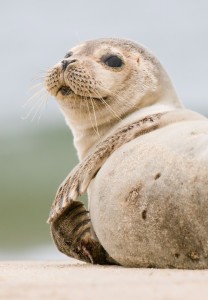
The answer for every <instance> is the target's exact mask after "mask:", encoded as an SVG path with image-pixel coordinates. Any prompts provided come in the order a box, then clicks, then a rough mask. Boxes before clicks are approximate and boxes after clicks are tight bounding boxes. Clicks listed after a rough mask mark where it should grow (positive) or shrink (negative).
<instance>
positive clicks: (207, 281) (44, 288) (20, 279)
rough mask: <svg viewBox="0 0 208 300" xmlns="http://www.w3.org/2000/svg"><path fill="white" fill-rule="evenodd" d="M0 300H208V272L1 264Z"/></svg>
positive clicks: (74, 263) (69, 262)
mask: <svg viewBox="0 0 208 300" xmlns="http://www.w3.org/2000/svg"><path fill="white" fill-rule="evenodd" d="M0 270H1V271H0V299H2V300H7V299H12V300H13V299H14V300H24V299H27V300H30V299H45V300H47V299H50V300H52V299H58V300H59V299H60V300H65V299H74V300H79V299H89V300H91V299H101V300H102V299H119V300H122V299H140V300H142V299H145V300H153V299H154V300H163V299H164V300H173V299H174V300H175V299H177V300H180V299H181V300H182V299H183V300H184V299H189V300H192V299H200V300H202V299H208V270H202V271H189V270H158V269H134V268H132V269H129V268H122V267H117V266H107V267H106V266H98V265H89V264H82V263H79V262H77V261H75V260H66V261H54V262H52V261H42V262H35V261H18V262H17V261H12V262H0Z"/></svg>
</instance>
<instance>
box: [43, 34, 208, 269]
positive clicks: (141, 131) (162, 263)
mask: <svg viewBox="0 0 208 300" xmlns="http://www.w3.org/2000/svg"><path fill="white" fill-rule="evenodd" d="M45 84H46V88H47V90H48V92H49V93H50V94H52V95H53V96H55V97H56V99H57V101H58V104H59V107H60V109H61V111H62V113H63V114H64V117H65V119H66V123H67V124H68V126H69V127H70V128H71V130H72V132H73V136H74V144H75V147H76V149H77V152H78V156H79V159H80V163H79V164H78V165H77V166H76V167H75V168H74V169H73V170H72V171H71V173H70V174H69V175H68V177H67V178H66V179H65V180H64V182H63V183H62V184H61V186H60V187H59V189H58V192H57V195H56V199H55V201H54V203H53V205H52V209H51V213H50V216H49V220H48V221H49V223H51V230H52V236H53V238H54V241H55V243H56V245H57V247H58V248H59V250H60V251H62V252H63V253H65V254H67V255H69V256H72V257H75V258H78V259H81V260H84V261H86V262H91V263H100V264H111V263H115V264H120V265H123V266H134V267H159V268H164V267H175V268H207V267H208V245H207V239H206V236H207V233H208V222H207V221H206V215H207V212H208V198H207V195H208V179H207V174H208V122H207V119H206V118H205V117H204V116H202V115H200V114H198V113H195V112H192V111H189V110H187V109H185V108H184V106H183V105H182V103H181V102H180V100H179V99H178V97H177V94H176V92H175V89H174V87H173V85H172V83H171V80H170V78H169V77H168V75H167V73H166V71H165V70H164V68H163V67H162V65H161V64H160V62H159V61H158V59H157V58H156V57H155V56H154V55H153V54H152V53H151V52H150V51H149V50H147V49H146V48H144V47H143V46H141V45H138V44H136V43H134V42H131V41H128V40H122V39H98V40H94V41H87V42H85V43H83V44H81V45H79V46H77V47H75V48H72V49H71V50H70V51H69V52H68V53H67V54H66V56H65V57H64V59H62V60H61V61H60V62H59V63H58V64H57V65H55V66H54V67H53V68H52V69H50V70H49V71H48V73H47V75H46V79H45ZM86 191H87V192H88V198H89V211H87V210H86V209H85V208H84V206H83V204H82V203H81V202H80V201H79V199H78V197H79V196H80V195H82V194H83V193H85V192H86Z"/></svg>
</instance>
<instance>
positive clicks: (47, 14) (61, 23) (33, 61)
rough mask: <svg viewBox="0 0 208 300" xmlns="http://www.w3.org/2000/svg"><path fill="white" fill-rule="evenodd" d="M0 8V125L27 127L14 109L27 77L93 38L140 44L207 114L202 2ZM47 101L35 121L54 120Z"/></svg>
mask: <svg viewBox="0 0 208 300" xmlns="http://www.w3.org/2000/svg"><path fill="white" fill-rule="evenodd" d="M0 7H1V9H0V38H1V48H0V49H1V50H0V51H1V56H0V62H1V68H0V82H1V107H2V109H1V110H0V120H1V121H0V122H1V123H0V125H1V126H2V124H4V126H5V125H6V127H10V128H13V129H15V128H18V127H19V126H20V127H21V128H24V127H27V122H22V121H21V119H20V118H21V116H22V115H23V110H22V107H21V106H22V104H23V103H24V102H25V101H26V100H27V98H28V95H29V94H28V90H29V88H30V87H31V86H33V85H34V82H33V81H32V80H33V79H34V77H36V76H43V75H44V71H46V70H47V69H48V68H49V67H50V66H52V65H53V64H55V63H56V62H57V61H58V60H59V59H60V58H62V57H63V56H64V54H65V53H66V52H67V50H68V49H69V48H71V47H72V46H74V45H76V44H78V43H79V42H82V41H84V40H87V39H93V38H99V37H121V38H128V39H132V40H135V41H137V42H139V43H142V44H144V45H145V46H147V47H148V48H149V49H150V50H151V51H152V52H153V53H155V54H156V55H157V57H158V58H159V59H160V61H161V62H162V63H163V65H164V66H165V68H166V70H167V71H168V73H169V75H170V76H171V78H172V80H173V83H174V85H175V87H176V90H177V92H178V94H179V96H180V98H181V99H182V101H183V102H184V103H185V105H186V106H187V107H188V108H191V109H195V110H197V111H200V112H203V113H208V105H207V102H208V97H207V96H208V95H207V86H208V84H207V81H208V75H207V70H208V58H207V53H208V17H207V11H208V1H207V0H199V1H195V0H174V1H167V0H127V1H122V0H120V1H112V0H105V1H96V0H88V1H84V0H82V1H81V0H76V1H71V0H59V1H51V0H50V1H49V0H18V1H12V0H4V1H1V5H0ZM30 95H31V94H30ZM54 103H55V101H53V100H52V99H50V100H49V103H48V105H47V109H46V111H45V113H44V114H43V116H42V119H41V122H43V123H44V122H45V123H48V122H57V121H59V120H62V116H61V115H60V113H59V112H58V109H57V106H56V105H55V104H54Z"/></svg>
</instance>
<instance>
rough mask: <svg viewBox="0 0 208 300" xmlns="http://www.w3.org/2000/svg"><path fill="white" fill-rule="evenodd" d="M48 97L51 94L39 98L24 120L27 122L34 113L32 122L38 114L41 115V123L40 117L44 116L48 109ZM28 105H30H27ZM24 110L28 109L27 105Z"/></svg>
mask: <svg viewBox="0 0 208 300" xmlns="http://www.w3.org/2000/svg"><path fill="white" fill-rule="evenodd" d="M48 97H49V94H45V93H44V94H43V95H42V96H41V97H39V98H38V100H37V101H36V102H35V103H34V104H33V105H32V106H31V108H30V109H29V111H28V113H27V114H26V115H25V116H23V117H22V119H23V120H26V119H28V118H29V117H30V116H31V115H32V114H33V113H34V114H33V116H32V119H31V121H34V120H35V118H36V117H37V115H38V114H39V117H38V121H39V120H40V117H41V115H42V112H43V110H44V108H45V107H46V104H47V101H48ZM28 104H29V103H27V105H28ZM30 104H31V103H30ZM24 108H26V105H25V106H24Z"/></svg>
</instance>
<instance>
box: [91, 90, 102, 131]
mask: <svg viewBox="0 0 208 300" xmlns="http://www.w3.org/2000/svg"><path fill="white" fill-rule="evenodd" d="M89 94H90V92H89ZM90 101H91V104H92V109H93V115H94V120H95V126H96V132H97V135H98V136H100V134H99V130H98V123H97V117H96V112H95V107H94V101H93V99H92V97H91V95H90Z"/></svg>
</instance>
